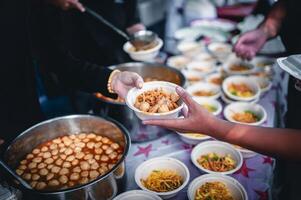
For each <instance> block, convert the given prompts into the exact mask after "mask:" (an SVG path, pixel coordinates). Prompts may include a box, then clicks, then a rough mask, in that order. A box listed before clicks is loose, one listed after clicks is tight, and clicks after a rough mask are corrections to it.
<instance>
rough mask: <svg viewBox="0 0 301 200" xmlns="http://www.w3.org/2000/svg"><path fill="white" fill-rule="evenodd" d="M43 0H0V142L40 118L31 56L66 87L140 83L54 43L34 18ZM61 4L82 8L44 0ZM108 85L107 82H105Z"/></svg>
mask: <svg viewBox="0 0 301 200" xmlns="http://www.w3.org/2000/svg"><path fill="white" fill-rule="evenodd" d="M45 3H46V2H45V1H44V0H32V1H30V0H24V1H17V0H4V1H1V3H0V4H1V6H0V17H1V19H0V24H1V27H3V28H2V29H1V32H0V43H1V46H0V49H1V51H0V52H1V54H0V58H1V59H0V60H1V67H0V74H1V76H2V77H1V79H0V87H1V98H0V107H1V117H0V121H1V127H2V130H1V134H0V138H1V139H0V143H3V142H4V145H2V147H3V146H5V145H8V144H9V142H10V141H11V140H12V139H13V138H15V137H16V136H17V135H18V134H19V133H21V132H22V131H24V130H25V129H27V128H29V127H30V126H32V125H34V124H36V123H38V122H40V121H42V120H44V119H45V117H44V115H43V113H42V111H41V108H40V104H39V101H38V94H37V88H36V77H35V74H36V73H35V72H36V69H35V66H34V63H33V59H35V61H36V62H37V63H39V64H40V66H41V67H43V68H44V70H45V71H46V72H49V73H50V72H53V73H55V74H57V78H58V79H59V80H60V81H61V82H64V84H65V85H66V86H68V87H70V88H74V89H80V90H85V91H88V92H95V91H102V92H103V93H105V94H108V95H110V93H113V92H115V93H118V95H120V96H121V97H124V96H125V95H126V93H127V91H128V89H129V88H131V87H141V86H142V83H143V80H142V78H141V77H140V76H138V75H137V74H135V73H130V72H118V71H114V72H112V71H111V70H109V69H106V68H103V67H100V66H99V65H96V64H91V63H89V62H86V61H82V60H80V59H77V58H76V57H74V56H73V55H72V54H71V53H70V52H69V51H68V49H66V48H64V47H63V46H61V45H56V41H54V40H53V37H52V36H53V35H50V33H49V32H47V29H45V23H43V22H41V21H39V20H38V18H39V17H40V15H39V14H40V11H41V8H42V6H43V5H44V4H45ZM47 3H51V4H54V5H56V6H58V7H59V8H61V9H63V10H69V9H74V8H76V9H77V10H78V11H77V12H84V7H83V6H82V4H80V3H79V2H78V0H48V1H47ZM108 86H109V87H108Z"/></svg>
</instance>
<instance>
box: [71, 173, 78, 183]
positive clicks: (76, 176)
mask: <svg viewBox="0 0 301 200" xmlns="http://www.w3.org/2000/svg"><path fill="white" fill-rule="evenodd" d="M78 179H79V173H72V174H71V175H70V180H72V181H76V180H78Z"/></svg>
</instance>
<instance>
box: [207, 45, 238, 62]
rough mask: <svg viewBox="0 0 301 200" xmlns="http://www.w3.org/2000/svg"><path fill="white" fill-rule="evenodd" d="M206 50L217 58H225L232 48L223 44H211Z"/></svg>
mask: <svg viewBox="0 0 301 200" xmlns="http://www.w3.org/2000/svg"><path fill="white" fill-rule="evenodd" d="M208 49H209V51H211V52H212V53H213V54H214V55H215V56H217V57H219V58H226V57H228V56H229V55H230V54H231V53H232V46H231V45H230V44H227V43H223V42H213V43H211V44H209V45H208Z"/></svg>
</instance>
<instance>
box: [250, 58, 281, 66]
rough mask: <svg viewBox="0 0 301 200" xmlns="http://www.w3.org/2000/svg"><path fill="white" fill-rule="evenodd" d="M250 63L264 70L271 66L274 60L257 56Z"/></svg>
mask: <svg viewBox="0 0 301 200" xmlns="http://www.w3.org/2000/svg"><path fill="white" fill-rule="evenodd" d="M251 63H252V64H253V65H255V66H256V67H258V68H265V67H268V66H271V65H273V64H274V63H275V59H274V58H269V57H264V56H257V57H255V58H253V59H252V61H251Z"/></svg>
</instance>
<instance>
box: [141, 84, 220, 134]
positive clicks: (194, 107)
mask: <svg viewBox="0 0 301 200" xmlns="http://www.w3.org/2000/svg"><path fill="white" fill-rule="evenodd" d="M176 91H177V93H178V95H179V96H180V97H181V99H182V100H183V101H184V103H185V104H186V105H187V107H188V111H184V118H178V119H170V120H146V121H143V124H146V125H156V126H161V127H164V128H167V129H172V130H175V131H178V132H183V133H188V132H195V133H204V134H208V133H209V132H210V124H211V122H212V121H213V120H214V119H215V117H214V116H213V115H212V114H210V113H209V112H208V111H207V110H205V109H203V108H202V107H201V106H200V105H199V104H198V103H197V102H195V101H194V100H193V99H192V98H191V96H190V95H189V94H188V93H187V92H186V91H185V90H184V89H183V88H181V87H177V88H176Z"/></svg>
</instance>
